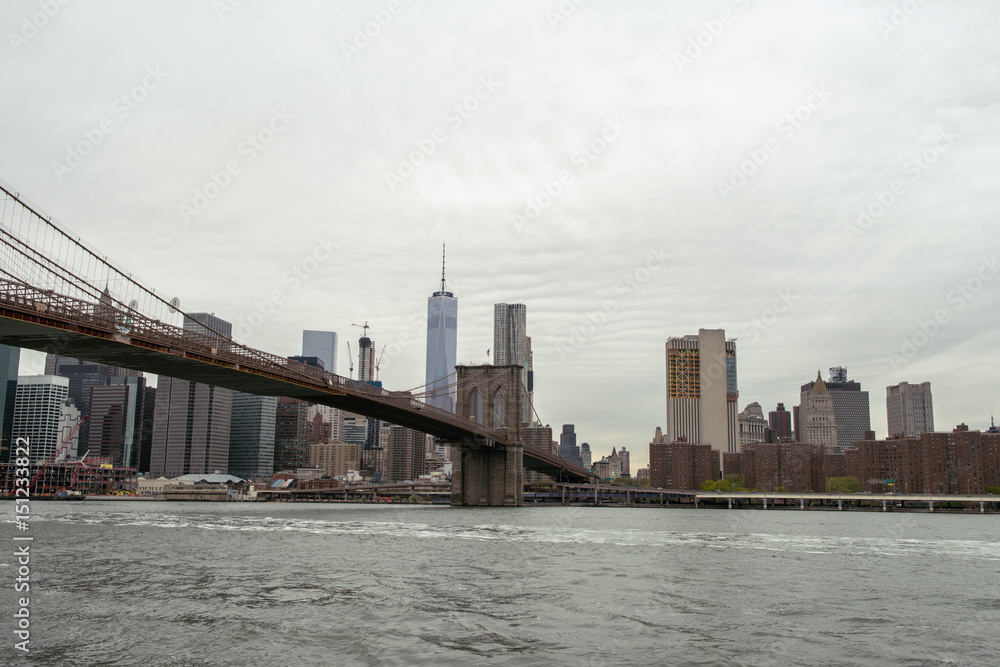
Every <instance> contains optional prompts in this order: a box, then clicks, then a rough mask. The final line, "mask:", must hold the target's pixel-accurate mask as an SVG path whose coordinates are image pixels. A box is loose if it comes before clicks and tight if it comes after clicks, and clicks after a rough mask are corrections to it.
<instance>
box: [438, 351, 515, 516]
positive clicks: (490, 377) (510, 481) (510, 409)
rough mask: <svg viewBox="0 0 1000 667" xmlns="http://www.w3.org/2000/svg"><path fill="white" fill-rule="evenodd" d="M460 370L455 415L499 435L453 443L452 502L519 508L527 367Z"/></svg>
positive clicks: (513, 366)
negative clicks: (523, 383) (524, 387)
mask: <svg viewBox="0 0 1000 667" xmlns="http://www.w3.org/2000/svg"><path fill="white" fill-rule="evenodd" d="M455 370H456V371H457V373H458V395H457V397H456V399H457V400H456V403H455V414H457V415H459V416H461V417H464V418H467V419H469V420H472V421H475V422H476V423H478V424H482V425H483V426H486V427H488V428H492V429H495V430H496V433H497V439H496V440H494V439H487V438H470V439H466V440H462V441H460V442H454V443H452V457H451V460H452V475H451V504H452V505H480V506H491V507H497V506H508V507H511V506H513V507H520V506H521V505H523V504H524V467H523V458H524V441H523V440H522V428H523V425H522V423H521V400H522V395H523V393H524V392H523V391H522V390H521V376H522V374H523V367H522V366H520V365H517V364H511V365H506V366H493V365H483V366H456V367H455ZM498 440H499V442H498Z"/></svg>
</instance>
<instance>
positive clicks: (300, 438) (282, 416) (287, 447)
mask: <svg viewBox="0 0 1000 667" xmlns="http://www.w3.org/2000/svg"><path fill="white" fill-rule="evenodd" d="M309 425H310V422H309V403H307V402H305V401H302V400H299V399H297V398H288V397H287V396H282V397H280V398H278V404H277V408H276V410H275V417H274V472H279V471H282V470H295V469H297V468H304V467H306V466H308V465H309V445H310V442H309V440H310V437H309V436H310V429H309Z"/></svg>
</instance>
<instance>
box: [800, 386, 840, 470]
mask: <svg viewBox="0 0 1000 667" xmlns="http://www.w3.org/2000/svg"><path fill="white" fill-rule="evenodd" d="M799 414H800V419H801V420H802V433H801V435H799V439H800V440H801V441H802V442H805V443H809V444H812V445H823V446H824V447H826V448H827V449H829V450H837V451H840V449H841V448H840V447H839V446H838V445H837V417H836V412H835V411H834V409H833V397H832V396H830V392H829V391H828V390H827V388H826V383H825V382H823V378H822V377H820V374H819V371H816V381H815V382H813V384H812V388H811V389H810V390H809V395H808V396H807V397H806V400H805V401H803V403H802V405H801V406H800V409H799Z"/></svg>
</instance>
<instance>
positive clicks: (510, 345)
mask: <svg viewBox="0 0 1000 667" xmlns="http://www.w3.org/2000/svg"><path fill="white" fill-rule="evenodd" d="M527 313H528V309H527V306H525V305H524V304H523V303H497V304H494V306H493V364H494V365H496V366H504V365H508V364H517V365H519V366H521V367H522V371H521V391H522V392H523V398H522V400H521V421H522V422H524V423H531V405H530V403H529V402H528V400H527V399H528V397H527V394H528V371H527V363H528V337H527V333H526V332H527V317H528V315H527ZM578 458H579V457H578Z"/></svg>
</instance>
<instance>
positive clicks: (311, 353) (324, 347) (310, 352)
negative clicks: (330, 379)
mask: <svg viewBox="0 0 1000 667" xmlns="http://www.w3.org/2000/svg"><path fill="white" fill-rule="evenodd" d="M302 356H303V357H319V358H320V359H321V360H322V361H323V368H324V369H325V370H327V371H329V372H331V373H336V372H337V332H336V331H314V330H311V329H306V330H304V331H303V332H302Z"/></svg>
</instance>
